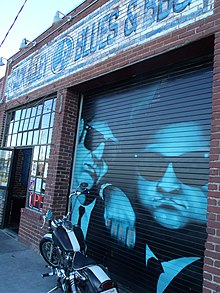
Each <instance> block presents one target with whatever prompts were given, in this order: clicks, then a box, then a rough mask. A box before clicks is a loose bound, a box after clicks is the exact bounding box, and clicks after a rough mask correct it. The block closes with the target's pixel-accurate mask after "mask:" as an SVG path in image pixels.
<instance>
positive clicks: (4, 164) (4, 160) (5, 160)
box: [0, 148, 14, 228]
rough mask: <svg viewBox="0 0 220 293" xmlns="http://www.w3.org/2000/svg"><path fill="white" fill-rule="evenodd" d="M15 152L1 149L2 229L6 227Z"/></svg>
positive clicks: (0, 222)
mask: <svg viewBox="0 0 220 293" xmlns="http://www.w3.org/2000/svg"><path fill="white" fill-rule="evenodd" d="M13 156H14V150H12V149H5V148H0V227H1V228H3V227H4V223H5V214H6V209H7V202H8V191H9V186H10V181H11V180H10V179H11V172H12V161H13Z"/></svg>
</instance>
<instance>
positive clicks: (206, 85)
mask: <svg viewBox="0 0 220 293" xmlns="http://www.w3.org/2000/svg"><path fill="white" fill-rule="evenodd" d="M211 87H212V72H211V70H210V69H202V70H198V71H194V72H192V73H190V72H189V73H184V74H183V73H181V74H176V75H175V77H168V78H164V79H162V80H158V81H151V82H150V81H149V82H148V83H147V84H146V85H142V86H138V85H136V86H135V87H133V88H130V89H128V88H127V89H126V87H125V88H124V89H121V90H117V91H115V92H112V93H108V94H105V95H101V96H97V97H96V98H93V99H88V100H87V99H86V100H85V102H84V107H83V113H82V119H81V123H80V131H79V145H78V149H77V158H76V165H75V171H74V176H73V177H74V179H73V180H72V184H73V185H72V188H76V187H77V186H78V185H79V183H80V182H87V183H88V188H89V190H90V193H89V195H87V196H81V197H80V198H79V199H78V200H77V201H76V202H74V207H75V209H74V213H73V215H72V221H73V222H74V223H78V224H80V225H81V227H82V229H83V232H84V235H85V237H86V239H87V242H88V249H89V250H88V253H89V254H90V255H91V256H93V257H95V258H96V259H97V260H99V261H100V262H102V263H104V264H105V265H107V266H108V267H109V269H110V271H112V272H114V273H115V274H116V275H118V276H120V277H122V278H124V279H125V280H126V284H127V283H128V282H129V280H131V282H133V284H135V285H136V286H137V287H136V288H135V289H134V290H135V292H141V293H143V292H151V293H152V292H157V293H161V292H201V291H202V289H201V288H202V265H203V253H204V244H205V240H206V211H207V191H208V173H209V148H210V121H211ZM134 276H135V278H134ZM143 288H145V289H143ZM143 290H145V291H143Z"/></svg>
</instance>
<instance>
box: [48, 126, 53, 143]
mask: <svg viewBox="0 0 220 293" xmlns="http://www.w3.org/2000/svg"><path fill="white" fill-rule="evenodd" d="M52 131H53V129H52V128H50V129H49V135H48V143H51V140H52Z"/></svg>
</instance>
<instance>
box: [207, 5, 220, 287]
mask: <svg viewBox="0 0 220 293" xmlns="http://www.w3.org/2000/svg"><path fill="white" fill-rule="evenodd" d="M219 11H220V10H219ZM219 139H220V33H216V35H215V56H214V76H213V120H212V131H211V151H210V183H209V193H208V213H207V217H208V223H207V233H208V239H207V243H206V251H205V261H204V291H203V292H204V293H214V292H216V293H217V292H220V205H219V203H220V200H219V199H220V171H219V170H220V160H219V158H220V140H219Z"/></svg>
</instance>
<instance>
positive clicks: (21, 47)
mask: <svg viewBox="0 0 220 293" xmlns="http://www.w3.org/2000/svg"><path fill="white" fill-rule="evenodd" d="M29 44H32V45H33V46H35V45H36V42H32V41H28V40H27V39H26V38H24V39H23V40H22V41H21V45H20V48H19V49H20V50H22V49H24V48H26V47H27V46H28V45H29Z"/></svg>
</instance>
